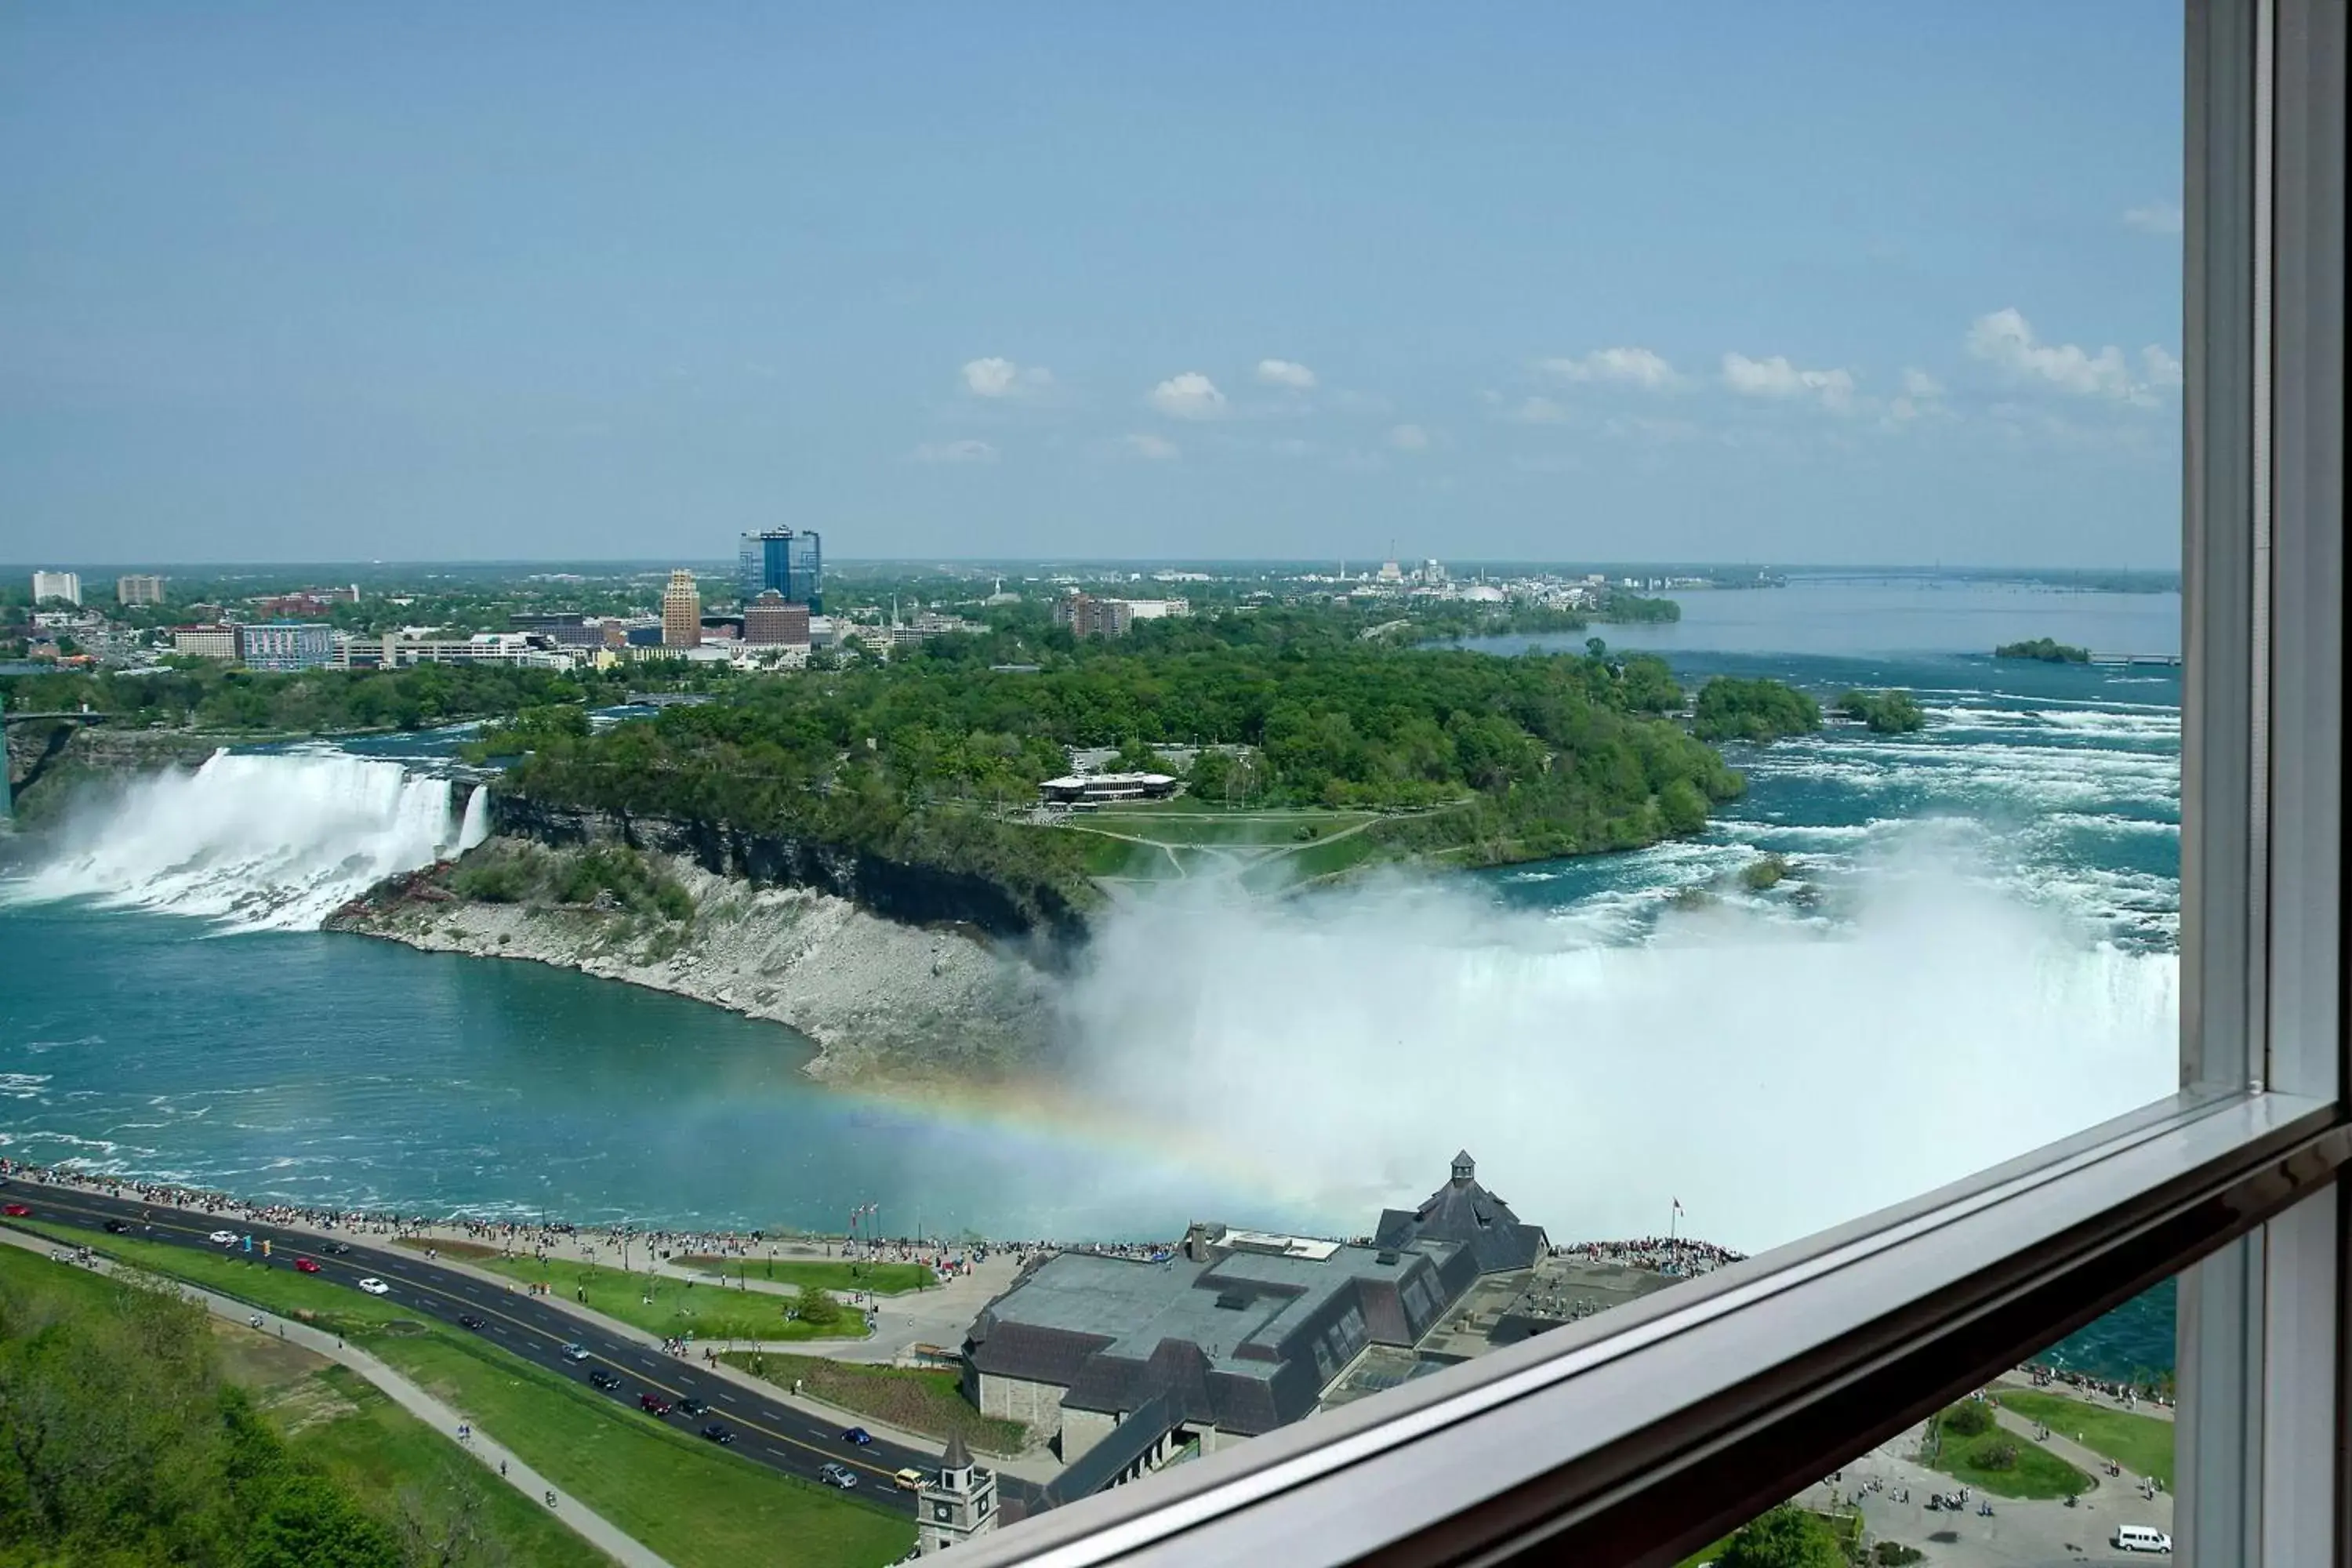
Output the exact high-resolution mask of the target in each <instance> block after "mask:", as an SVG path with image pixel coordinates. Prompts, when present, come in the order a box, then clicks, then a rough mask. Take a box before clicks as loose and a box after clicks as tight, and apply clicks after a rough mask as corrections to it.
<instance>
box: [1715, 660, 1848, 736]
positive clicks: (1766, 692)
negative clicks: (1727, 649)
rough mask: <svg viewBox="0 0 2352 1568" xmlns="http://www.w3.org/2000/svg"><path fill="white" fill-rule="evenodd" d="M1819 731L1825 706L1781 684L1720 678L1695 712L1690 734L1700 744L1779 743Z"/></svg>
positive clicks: (1778, 682)
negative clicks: (1778, 741)
mask: <svg viewBox="0 0 2352 1568" xmlns="http://www.w3.org/2000/svg"><path fill="white" fill-rule="evenodd" d="M1821 727H1822V705H1821V704H1820V703H1818V702H1816V701H1814V700H1812V699H1811V698H1810V697H1808V696H1806V695H1805V694H1804V693H1803V692H1801V691H1799V690H1797V689H1795V688H1793V687H1790V686H1784V685H1782V684H1781V683H1780V681H1777V680H1743V679H1738V677H1736V676H1729V675H1718V676H1717V677H1716V678H1715V679H1712V680H1710V681H1708V682H1707V683H1706V685H1705V686H1703V687H1701V688H1699V693H1698V700H1697V701H1696V703H1694V704H1693V705H1692V708H1691V733H1692V734H1694V735H1696V736H1697V737H1698V738H1699V739H1700V740H1702V741H1777V740H1780V738H1781V737H1783V736H1785V735H1810V734H1811V733H1812V732H1813V731H1816V730H1819V729H1820V728H1821Z"/></svg>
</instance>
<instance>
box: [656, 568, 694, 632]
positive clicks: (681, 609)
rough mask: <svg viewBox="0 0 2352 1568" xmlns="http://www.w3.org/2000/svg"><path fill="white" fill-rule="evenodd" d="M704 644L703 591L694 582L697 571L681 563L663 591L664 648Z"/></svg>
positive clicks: (670, 575)
mask: <svg viewBox="0 0 2352 1568" xmlns="http://www.w3.org/2000/svg"><path fill="white" fill-rule="evenodd" d="M701 646H702V591H701V590H700V589H698V588H697V587H696V586H695V585H694V574H693V573H691V572H689V571H688V570H687V569H686V568H685V567H683V566H681V567H679V568H678V569H677V571H675V572H672V573H671V574H669V586H668V587H667V588H665V589H663V590H662V647H701Z"/></svg>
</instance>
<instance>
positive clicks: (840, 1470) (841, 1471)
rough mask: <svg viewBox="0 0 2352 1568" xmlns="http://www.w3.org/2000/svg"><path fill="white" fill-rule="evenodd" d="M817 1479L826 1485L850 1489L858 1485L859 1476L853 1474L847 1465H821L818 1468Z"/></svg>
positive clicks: (845, 1489)
mask: <svg viewBox="0 0 2352 1568" xmlns="http://www.w3.org/2000/svg"><path fill="white" fill-rule="evenodd" d="M816 1479H818V1480H821V1481H823V1482H824V1484H825V1485H826V1486H829V1487H839V1488H840V1489H842V1490H843V1491H848V1490H850V1489H852V1488H854V1487H856V1485H857V1478H856V1476H853V1475H851V1474H850V1473H849V1471H848V1468H846V1467H845V1466H841V1465H819V1466H818V1467H817V1468H816Z"/></svg>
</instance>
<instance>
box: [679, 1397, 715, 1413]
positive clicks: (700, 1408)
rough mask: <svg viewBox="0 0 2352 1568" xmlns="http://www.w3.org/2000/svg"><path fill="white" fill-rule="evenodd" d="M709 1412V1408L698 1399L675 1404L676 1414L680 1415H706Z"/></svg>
mask: <svg viewBox="0 0 2352 1568" xmlns="http://www.w3.org/2000/svg"><path fill="white" fill-rule="evenodd" d="M709 1411H710V1406H709V1405H705V1404H704V1403H702V1401H700V1400H699V1399H681V1400H679V1401H678V1402H677V1413H678V1414H679V1415H687V1416H694V1415H708V1414H709Z"/></svg>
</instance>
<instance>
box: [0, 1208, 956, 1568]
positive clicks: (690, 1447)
mask: <svg viewBox="0 0 2352 1568" xmlns="http://www.w3.org/2000/svg"><path fill="white" fill-rule="evenodd" d="M35 1228H40V1229H44V1230H46V1231H47V1234H50V1235H55V1236H59V1237H65V1238H67V1239H69V1240H72V1241H75V1242H83V1241H87V1242H89V1245H91V1246H93V1247H97V1249H98V1250H99V1251H100V1252H103V1253H106V1254H108V1255H110V1256H111V1257H114V1258H119V1259H121V1261H123V1262H126V1263H131V1264H134V1265H136V1266H138V1267H141V1268H147V1269H150V1270H152V1271H153V1272H155V1273H158V1274H165V1275H170V1276H172V1277H174V1278H178V1279H185V1280H187V1281H188V1282H189V1283H191V1284H196V1285H203V1286H205V1287H207V1288H208V1289H217V1290H219V1291H221V1292H222V1293H224V1294H230V1295H236V1296H239V1297H242V1298H244V1299H245V1300H251V1301H254V1302H257V1303H258V1304H260V1305H261V1306H263V1307H265V1308H267V1309H268V1310H271V1311H275V1312H279V1313H283V1314H285V1315H287V1316H296V1315H298V1314H299V1313H300V1312H303V1311H308V1312H310V1314H311V1316H312V1318H313V1319H314V1320H315V1321H318V1322H319V1323H320V1325H321V1326H323V1327H326V1328H329V1329H331V1330H333V1331H337V1332H340V1333H341V1334H342V1335H343V1336H344V1337H345V1338H346V1339H348V1340H350V1341H352V1342H353V1343H354V1344H358V1345H362V1346H363V1347H364V1348H366V1349H367V1350H368V1351H370V1352H373V1354H374V1355H376V1356H377V1357H379V1358H380V1359H382V1360H383V1362H384V1363H386V1364H388V1365H390V1366H392V1367H394V1368H395V1369H396V1370H398V1371H400V1372H401V1373H404V1374H405V1375H406V1376H408V1377H409V1378H410V1379H411V1380H412V1381H414V1382H415V1383H417V1384H420V1385H422V1386H423V1387H425V1388H426V1389H428V1390H430V1391H431V1392H433V1393H434V1394H436V1395H438V1396H439V1397H441V1398H442V1399H444V1400H446V1401H447V1402H448V1403H449V1404H450V1405H455V1406H456V1407H457V1408H458V1409H460V1410H462V1411H464V1412H465V1413H466V1414H467V1415H468V1416H470V1417H472V1418H473V1419H475V1420H477V1421H479V1422H480V1423H481V1425H482V1426H483V1428H484V1430H485V1431H487V1432H488V1433H490V1434H492V1435H494V1436H496V1437H497V1438H498V1439H499V1441H500V1442H501V1443H504V1444H506V1445H507V1446H508V1447H510V1448H512V1449H513V1450H514V1451H515V1452H516V1453H517V1454H518V1455H520V1456H521V1457H522V1458H523V1459H524V1461H525V1462H527V1463H529V1464H530V1465H531V1466H532V1467H533V1468H537V1469H538V1470H540V1471H541V1472H542V1473H543V1474H545V1475H546V1476H547V1477H548V1478H549V1479H551V1480H553V1481H554V1482H555V1483H556V1484H557V1485H558V1486H561V1487H562V1488H563V1489H566V1490H567V1491H570V1492H572V1493H573V1494H575V1495H576V1496H578V1497H580V1498H581V1499H582V1500H584V1501H585V1502H586V1503H587V1504H588V1505H589V1506H590V1507H592V1508H593V1509H594V1510H596V1511H597V1512H598V1513H601V1514H603V1515H604V1517H605V1518H606V1519H608V1520H611V1521H613V1523H614V1524H615V1525H616V1526H618V1527H619V1528H620V1529H622V1530H623V1531H626V1532H628V1533H629V1534H630V1535H632V1536H635V1538H636V1539H637V1540H639V1541H642V1542H645V1543H646V1545H647V1546H649V1547H651V1548H652V1549H653V1550H654V1551H655V1552H658V1553H660V1554H661V1555H662V1556H664V1557H666V1558H667V1559H669V1561H670V1562H671V1563H676V1564H677V1568H705V1565H709V1568H735V1565H737V1564H742V1565H744V1568H751V1565H753V1564H761V1565H765V1564H803V1563H805V1564H808V1565H810V1568H832V1565H834V1564H863V1563H875V1564H881V1563H893V1562H896V1561H897V1560H898V1558H899V1557H901V1556H903V1555H905V1553H906V1552H907V1551H908V1548H910V1547H911V1546H912V1545H913V1544H914V1522H913V1521H912V1520H910V1519H905V1518H901V1517H899V1516H897V1515H894V1514H891V1513H888V1512H886V1511H884V1510H881V1509H878V1508H876V1507H873V1506H870V1505H868V1504H866V1503H865V1502H863V1501H859V1500H853V1499H851V1498H846V1497H844V1496H843V1495H841V1494H840V1493H838V1492H835V1491H831V1490H829V1489H824V1488H821V1487H818V1486H817V1485H815V1484H814V1482H808V1481H801V1480H796V1479H793V1478H791V1477H789V1476H783V1475H779V1474H778V1473H776V1472H775V1471H773V1470H771V1469H769V1468H766V1467H765V1466H762V1465H757V1464H754V1463H752V1462H751V1460H749V1459H744V1458H738V1457H736V1456H735V1455H732V1454H730V1453H727V1452H726V1451H724V1450H723V1449H719V1448H716V1447H711V1446H710V1445H709V1444H706V1443H704V1442H702V1441H701V1440H700V1439H698V1438H697V1437H694V1436H689V1435H688V1434H687V1433H686V1432H684V1431H680V1430H677V1429H676V1428H674V1427H670V1426H664V1425H663V1424H662V1423H660V1422H657V1421H656V1420H654V1419H653V1418H652V1417H650V1416H646V1415H639V1414H637V1413H636V1412H635V1411H633V1410H627V1409H624V1408H621V1407H619V1406H617V1405H614V1403H613V1402H612V1401H610V1400H608V1399H605V1398H604V1397H603V1396H602V1395H600V1394H593V1393H592V1392H591V1391H590V1390H589V1388H588V1386H587V1385H586V1384H584V1383H581V1384H575V1383H572V1382H571V1381H569V1380H568V1379H565V1378H563V1377H561V1376H559V1375H558V1374H556V1373H551V1372H546V1371H543V1370H541V1368H538V1367H535V1366H532V1365H531V1364H530V1363H528V1362H525V1361H523V1360H521V1359H520V1357H517V1356H514V1355H511V1354H509V1352H506V1351H503V1350H500V1349H499V1348H498V1347H497V1346H495V1345H492V1344H489V1343H487V1342H484V1341H483V1340H481V1339H479V1338H478V1337H477V1336H475V1335H472V1334H468V1333H466V1332H464V1331H462V1330H458V1329H455V1328H450V1327H446V1326H445V1325H442V1324H439V1323H436V1322H432V1321H424V1320H419V1319H415V1318H404V1317H403V1316H402V1314H401V1310H400V1309H399V1308H398V1307H397V1306H394V1305H392V1304H391V1303H389V1302H386V1301H383V1300H377V1299H375V1298H373V1297H369V1296H363V1295H361V1294H360V1293H359V1292H358V1291H356V1290H352V1289H347V1288H345V1287H342V1286H338V1285H331V1284H329V1283H328V1282H327V1281H325V1280H323V1279H318V1278H315V1277H313V1276H310V1275H307V1274H299V1273H297V1272H295V1271H294V1269H293V1268H292V1267H291V1265H290V1263H289V1262H287V1261H284V1260H280V1261H279V1262H278V1263H277V1264H276V1265H274V1266H272V1267H268V1268H265V1267H263V1266H261V1265H260V1264H258V1263H247V1262H246V1261H244V1259H243V1257H242V1255H239V1256H238V1257H236V1258H230V1257H226V1256H221V1255H216V1254H211V1253H205V1252H198V1251H195V1250H194V1249H193V1248H189V1247H167V1246H164V1245H163V1244H161V1243H157V1242H148V1241H141V1240H139V1239H137V1238H135V1237H122V1236H108V1237H92V1236H89V1234H88V1233H86V1232H76V1231H72V1230H71V1229H69V1228H68V1227H46V1226H44V1227H35ZM5 1250H8V1251H13V1250H14V1249H5ZM26 1256H29V1255H26ZM34 1261H36V1262H40V1261H42V1260H40V1259H38V1258H35V1259H34ZM93 1278H94V1277H93ZM631 1279H633V1280H635V1281H637V1282H640V1283H642V1277H641V1276H632V1277H631ZM718 1293H719V1292H717V1291H715V1290H714V1291H713V1292H712V1294H714V1295H715V1294H718ZM436 1436H438V1434H436ZM467 1462H468V1463H470V1462H471V1461H467ZM576 1555H577V1554H575V1556H576Z"/></svg>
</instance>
